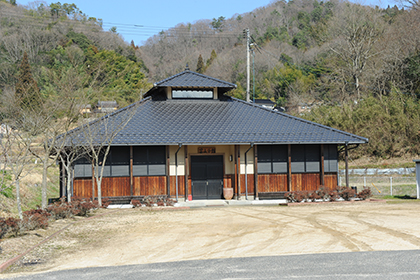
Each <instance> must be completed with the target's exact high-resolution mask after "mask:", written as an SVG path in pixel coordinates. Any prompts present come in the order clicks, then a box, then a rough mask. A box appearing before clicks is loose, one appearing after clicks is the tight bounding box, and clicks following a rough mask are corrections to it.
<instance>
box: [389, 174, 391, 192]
mask: <svg viewBox="0 0 420 280" xmlns="http://www.w3.org/2000/svg"><path fill="white" fill-rule="evenodd" d="M389 182H390V187H391V195H392V177H389Z"/></svg>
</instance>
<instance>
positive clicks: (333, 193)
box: [328, 191, 340, 201]
mask: <svg viewBox="0 0 420 280" xmlns="http://www.w3.org/2000/svg"><path fill="white" fill-rule="evenodd" d="M339 197H340V196H339V195H338V192H337V191H330V192H329V193H328V200H329V201H336V200H337V199H338V198H339Z"/></svg>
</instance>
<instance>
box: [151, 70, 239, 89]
mask: <svg viewBox="0 0 420 280" xmlns="http://www.w3.org/2000/svg"><path fill="white" fill-rule="evenodd" d="M186 73H190V74H193V75H196V76H199V77H201V78H206V79H209V80H213V81H217V82H219V83H223V84H228V85H230V86H233V87H235V88H236V87H237V86H236V84H234V83H229V82H227V81H223V80H221V79H217V78H214V77H211V76H207V75H204V74H201V73H197V72H194V71H191V70H184V71H182V72H181V73H178V74H175V75H173V76H171V77H168V78H166V79H163V80H161V81H159V82H156V83H154V84H153V86H159V84H162V83H165V82H167V81H170V80H173V79H175V78H177V77H179V76H181V75H184V74H186Z"/></svg>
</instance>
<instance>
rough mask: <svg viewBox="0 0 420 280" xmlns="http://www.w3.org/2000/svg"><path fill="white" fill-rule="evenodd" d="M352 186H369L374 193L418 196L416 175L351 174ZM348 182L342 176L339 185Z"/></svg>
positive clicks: (350, 181)
mask: <svg viewBox="0 0 420 280" xmlns="http://www.w3.org/2000/svg"><path fill="white" fill-rule="evenodd" d="M349 183H350V186H353V187H357V191H361V190H362V189H363V187H369V188H370V189H371V191H372V194H373V195H400V196H404V195H408V196H412V197H416V196H417V185H416V177H415V176H349ZM345 184H346V177H345V176H340V178H339V185H340V186H344V185H345Z"/></svg>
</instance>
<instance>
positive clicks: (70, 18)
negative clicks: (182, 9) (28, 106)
mask: <svg viewBox="0 0 420 280" xmlns="http://www.w3.org/2000/svg"><path fill="white" fill-rule="evenodd" d="M8 2H9V1H0V36H1V42H0V86H1V89H2V91H3V92H4V91H7V90H12V91H13V90H14V88H15V86H16V84H17V83H18V73H19V70H20V69H19V65H20V63H21V61H22V58H23V56H24V53H25V52H26V54H27V56H28V60H29V63H30V70H31V73H32V76H33V78H34V79H35V81H36V82H37V85H38V88H39V90H40V93H41V95H42V96H43V97H46V98H48V97H53V96H56V95H58V94H59V92H60V91H61V92H62V91H67V92H68V93H69V94H71V93H72V92H76V91H84V92H85V94H86V95H88V96H89V97H90V98H88V101H89V102H91V103H92V104H94V103H95V102H96V101H97V100H109V99H110V100H113V99H115V100H117V101H118V102H119V103H120V104H121V105H127V104H129V103H132V102H134V101H135V100H138V99H139V98H140V95H141V92H143V93H144V92H145V91H146V90H147V89H148V84H147V80H146V78H145V73H146V69H145V68H144V65H143V62H142V60H141V58H140V54H139V51H138V48H136V47H134V46H130V45H128V44H127V43H126V42H124V40H123V39H122V38H121V37H120V36H119V35H118V34H116V33H114V32H109V31H108V32H105V31H104V30H103V29H102V27H101V25H102V24H101V20H98V19H96V18H94V17H88V16H87V15H85V14H84V13H83V12H82V11H80V10H79V9H78V8H77V6H76V5H74V4H66V3H65V4H60V2H58V3H55V4H51V5H50V6H45V5H44V4H42V2H34V4H33V6H32V7H30V8H28V9H26V8H23V7H21V6H16V5H13V4H10V3H8ZM10 2H12V3H14V2H15V1H10Z"/></svg>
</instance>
